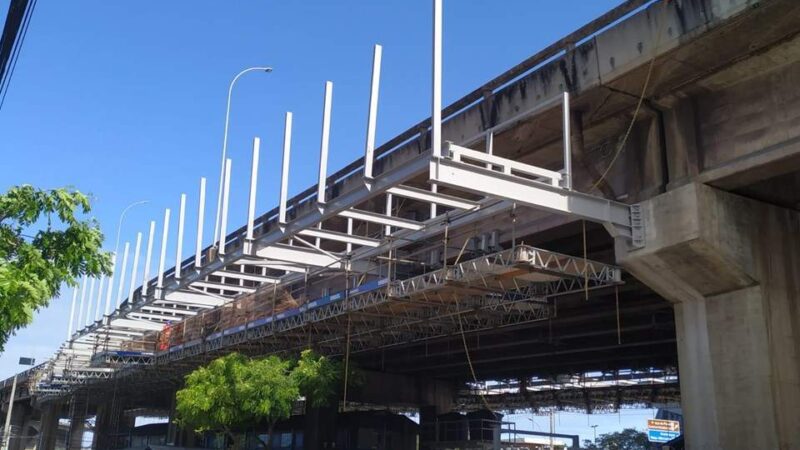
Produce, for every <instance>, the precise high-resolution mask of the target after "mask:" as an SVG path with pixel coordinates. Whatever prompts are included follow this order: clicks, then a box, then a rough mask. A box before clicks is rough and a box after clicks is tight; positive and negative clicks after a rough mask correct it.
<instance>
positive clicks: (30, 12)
mask: <svg viewBox="0 0 800 450" xmlns="http://www.w3.org/2000/svg"><path fill="white" fill-rule="evenodd" d="M37 1H38V0H32V1H31V3H30V8H29V9H28V14H27V15H26V16H25V19H24V21H25V22H24V23H23V25H22V31H21V33H20V38H19V41H17V43H16V46H15V49H14V53H13V55H12V56H11V61H10V62H11V70H10V71H9V72H8V76H7V77H4V79H3V83H4V84H5V90H3V85H2V84H0V91H3V97H2V98H0V110H2V109H3V104H4V103H5V102H6V94H8V86H9V85H10V84H11V77H12V76H13V75H14V69H16V68H17V61H18V60H19V54H20V52H21V51H22V43H23V42H24V41H25V36H27V34H28V26H29V25H30V23H31V17H32V16H33V10H34V9H35V8H36V3H37Z"/></svg>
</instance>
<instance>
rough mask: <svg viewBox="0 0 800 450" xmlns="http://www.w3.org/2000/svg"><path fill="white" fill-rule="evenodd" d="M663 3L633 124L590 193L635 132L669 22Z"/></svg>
mask: <svg viewBox="0 0 800 450" xmlns="http://www.w3.org/2000/svg"><path fill="white" fill-rule="evenodd" d="M662 3H663V5H664V7H663V9H662V14H661V23H660V24H658V34H657V35H656V43H655V45H654V46H653V57H652V58H651V59H650V65H649V66H648V68H647V76H646V77H645V79H644V84H643V85H642V93H641V94H640V95H639V101H638V102H637V103H636V109H635V110H634V111H633V117H632V118H631V123H630V124H628V129H627V130H626V131H625V135H624V136H623V138H622V142H621V143H620V144H619V146H618V147H617V151H616V152H615V153H614V157H613V158H611V162H610V163H608V167H606V170H604V171H603V173H602V175H600V178H598V180H597V181H595V183H594V184H592V187H590V188H589V190H590V191H591V190H594V189H596V188H597V186H599V185H600V183H602V182H603V180H604V179H605V178H606V175H608V172H609V171H610V170H611V168H612V167H613V166H614V163H615V162H616V161H617V158H618V157H619V155H620V154H621V153H622V150H623V149H624V148H625V144H626V143H627V142H628V137H629V136H630V134H631V130H633V126H634V124H636V117H637V116H638V115H639V110H640V109H641V108H642V103H643V102H644V96H645V93H646V92H647V87H648V86H649V84H650V77H651V75H652V74H653V66H654V65H655V63H656V56H657V55H658V54H657V53H656V52H657V51H658V47H659V45H661V34H662V33H661V32H662V31H663V29H664V24H665V23H666V22H667V20H666V16H667V14H666V11H667V5H668V3H669V0H662Z"/></svg>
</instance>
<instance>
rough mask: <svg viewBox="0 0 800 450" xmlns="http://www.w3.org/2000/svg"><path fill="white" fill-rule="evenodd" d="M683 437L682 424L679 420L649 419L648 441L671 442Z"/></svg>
mask: <svg viewBox="0 0 800 450" xmlns="http://www.w3.org/2000/svg"><path fill="white" fill-rule="evenodd" d="M680 435H681V423H680V422H678V421H677V420H663V419H649V420H648V421H647V440H649V441H650V442H669V441H671V440H673V439H675V438H676V437H678V436H680Z"/></svg>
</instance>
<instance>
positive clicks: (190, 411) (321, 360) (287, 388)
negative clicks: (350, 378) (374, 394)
mask: <svg viewBox="0 0 800 450" xmlns="http://www.w3.org/2000/svg"><path fill="white" fill-rule="evenodd" d="M341 373H342V372H341V367H340V365H339V364H338V363H337V362H334V361H331V360H330V359H328V358H326V357H324V356H319V355H316V354H314V353H313V352H312V351H310V350H305V351H303V352H302V354H301V355H300V358H299V359H298V360H296V361H295V360H286V359H282V358H279V357H277V356H269V357H266V358H253V359H251V358H248V357H246V356H244V355H241V354H239V353H231V354H229V355H227V356H223V357H221V358H218V359H216V360H214V361H212V362H211V363H210V364H208V365H207V366H205V367H200V368H198V369H196V370H195V371H194V372H192V373H190V374H189V375H187V376H186V384H185V387H184V388H183V389H181V390H179V391H178V393H177V396H176V399H177V403H176V407H175V410H176V412H177V416H178V423H180V424H181V425H183V426H186V427H190V428H192V429H194V430H195V431H198V432H201V431H222V432H224V433H225V434H226V435H228V437H230V438H231V440H232V441H233V442H234V446H237V445H239V444H240V438H241V436H240V435H239V434H238V433H237V432H240V431H243V430H245V429H248V428H251V427H254V426H257V425H258V424H259V423H263V422H266V423H267V426H268V434H269V435H270V436H271V435H272V429H273V427H274V426H275V423H276V422H278V421H279V420H282V419H286V418H288V417H289V416H290V415H291V412H292V405H293V404H294V402H295V401H296V400H298V399H299V398H300V396H306V397H307V398H309V399H311V400H310V401H311V403H312V405H313V406H323V405H325V404H327V403H328V402H330V401H331V400H333V398H334V395H335V394H336V392H337V387H338V386H339V385H340V374H341ZM261 444H262V445H263V446H264V448H267V449H268V448H269V440H267V442H263V441H262V442H261Z"/></svg>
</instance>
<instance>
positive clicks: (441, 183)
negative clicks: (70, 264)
mask: <svg viewBox="0 0 800 450" xmlns="http://www.w3.org/2000/svg"><path fill="white" fill-rule="evenodd" d="M441 2H442V0H434V1H433V4H434V30H433V75H432V91H433V95H432V111H431V116H432V125H431V127H430V147H429V148H428V150H427V151H424V152H421V153H420V154H419V155H417V156H416V157H414V158H411V159H406V160H403V161H401V162H399V163H393V162H392V161H391V160H390V158H386V157H385V155H387V154H389V153H390V152H382V153H380V154H378V157H377V158H376V152H375V129H376V123H377V106H378V95H379V81H380V64H381V58H382V48H381V46H375V53H374V59H373V67H372V83H371V89H370V96H369V114H368V121H367V132H366V145H365V158H364V160H363V164H362V165H361V166H360V167H358V168H356V169H355V170H351V171H349V172H347V173H345V174H336V175H334V176H333V177H327V176H326V175H327V173H326V172H327V159H328V152H329V136H330V123H331V109H332V90H333V84H332V83H331V82H326V84H325V90H324V101H323V114H322V133H321V143H320V163H319V177H318V180H319V182H318V184H317V186H315V187H313V188H312V189H310V190H309V193H308V194H306V195H305V196H299V197H296V198H294V199H291V200H290V199H289V198H288V177H289V168H290V151H291V133H292V113H291V112H287V113H286V118H285V129H284V139H283V152H282V153H283V158H282V164H281V181H280V193H279V194H280V195H279V197H280V201H279V205H278V207H277V208H276V210H273V211H270V212H269V213H267V214H264V215H262V216H260V217H257V214H256V206H257V202H256V197H257V196H256V194H257V192H258V164H259V148H260V141H259V138H257V137H256V138H255V139H254V142H253V153H252V165H251V170H250V186H249V192H248V195H249V201H248V209H247V211H248V212H247V218H246V224H245V226H244V227H242V228H241V229H239V230H236V231H234V232H233V233H230V234H227V225H228V205H229V200H230V180H231V176H232V175H231V174H232V163H231V160H230V159H227V158H226V159H224V160H223V161H224V169H223V176H222V180H221V181H222V184H221V198H220V200H219V201H220V206H219V208H220V217H219V226H220V229H221V233H220V234H219V239H218V241H217V239H216V237H215V239H214V242H213V243H212V245H211V246H210V247H207V248H205V249H203V245H202V242H203V224H204V218H205V193H206V189H205V188H206V180H205V178H202V179H201V181H200V190H199V199H198V221H197V234H196V235H197V240H196V245H195V252H194V254H193V255H192V256H191V257H190V258H189V259H186V260H181V258H182V256H183V255H182V246H183V244H184V243H183V237H184V214H185V208H186V201H187V198H186V195H185V194H184V195H181V198H180V206H179V218H178V227H177V228H178V230H177V239H176V241H175V246H176V247H175V252H176V253H175V254H176V257H177V264H176V266H175V267H174V268H173V269H169V270H166V268H165V266H166V255H167V250H168V242H170V235H169V230H170V228H169V220H170V209H166V210H165V215H164V220H163V223H162V224H161V226H162V236H161V245H160V253H159V261H158V272H157V273H156V274H155V279H151V278H150V276H151V272H150V268H151V260H152V256H153V255H152V253H153V245H154V237H155V228H156V223H155V222H151V223H150V229H149V234H148V240H147V246H146V254H145V263H144V276H143V279H142V284H141V286H140V287H139V288H138V289H136V288H135V284H136V282H137V280H136V277H137V266H138V260H139V253H140V246H141V239H142V235H141V233H139V234H138V235H137V239H136V245H135V251H134V258H133V267H132V269H131V271H132V273H131V286H130V291H129V293H128V297H127V299H125V300H124V301H122V302H120V297H121V293H122V289H123V284H124V278H123V277H124V275H123V274H124V271H125V269H126V267H125V266H126V261H127V254H128V244H127V243H126V247H125V257H124V258H123V263H122V270H121V271H120V285H119V287H118V294H117V295H118V297H117V308H116V310H115V311H108V310H107V311H106V314H105V315H104V316H103V317H102V318H101V319H100V320H98V321H96V322H92V323H91V324H90V325H88V326H85V327H83V328H80V326H81V325H83V324H82V322H81V320H82V312H83V303H84V297H85V293H86V284H87V283H86V282H87V280H86V279H84V280H83V285H82V287H81V294H80V306H79V308H78V311H79V316H78V324H79V328H80V329H78V330H77V331H76V332H75V333H71V336H72V337H71V339H70V340H69V341H68V342H67V343H66V344H65V345H64V346H63V347H62V348H61V350H60V351H59V353H58V354H57V356H56V357H55V358H54V359H53V360H52V361H51V363H50V364H48V365H47V367H48V370H49V377H50V378H51V379H57V378H58V377H61V376H63V374H64V371H66V370H69V371H71V373H75V371H76V370H88V368H89V364H90V361H91V358H92V355H94V354H97V353H100V352H104V351H107V350H116V349H119V348H121V345H122V343H123V342H125V341H127V340H130V339H136V338H137V337H141V336H142V335H143V334H144V333H146V332H149V331H160V330H162V329H163V327H164V325H165V324H166V323H170V322H176V321H180V320H182V319H183V318H185V317H190V316H193V315H196V314H197V313H198V312H200V311H203V310H205V309H208V308H213V307H216V306H219V305H222V304H224V303H226V302H229V301H234V300H235V299H236V297H238V296H240V295H245V294H248V293H252V292H255V291H256V290H257V289H258V288H259V287H260V286H263V285H270V286H271V285H275V284H289V283H292V282H296V281H297V280H302V279H303V277H308V276H309V274H315V273H322V272H357V273H366V272H369V271H371V270H374V267H372V268H371V266H370V264H369V261H370V260H371V259H374V258H376V257H378V256H380V255H383V254H386V253H388V252H390V251H396V250H398V249H401V248H402V247H404V246H407V245H409V244H411V243H414V242H419V241H422V240H425V239H430V238H432V237H435V236H437V235H439V234H441V233H442V230H443V228H444V227H443V225H444V224H447V225H448V226H450V227H457V226H464V225H467V224H471V223H475V222H477V221H479V220H481V219H484V218H487V217H491V216H493V215H497V214H498V213H500V212H503V211H508V210H511V209H512V208H513V207H515V205H524V206H527V207H531V208H535V209H539V210H544V211H548V212H552V213H556V214H564V215H568V216H572V217H578V218H583V219H587V220H591V221H596V222H600V223H602V224H603V225H605V227H606V228H607V229H608V231H609V232H611V233H612V234H613V235H615V236H625V237H628V238H630V239H632V241H633V242H634V243H636V242H639V237H640V236H641V229H640V227H639V224H638V222H636V221H635V220H634V221H632V216H634V217H635V216H636V213H637V211H638V210H637V209H636V207H635V206H634V207H632V206H630V205H625V204H622V203H617V202H614V201H610V200H607V199H604V198H599V197H595V196H591V195H588V194H583V193H580V192H577V191H575V190H573V189H572V174H571V168H570V167H571V163H570V149H569V141H570V132H569V95H568V94H567V93H564V95H563V108H564V115H563V117H564V166H563V170H561V171H554V170H548V169H545V168H541V167H536V166H532V165H528V164H523V163H520V162H517V161H514V160H511V159H506V158H502V157H500V156H496V151H494V150H495V149H494V143H493V135H494V133H495V132H496V130H499V129H502V128H503V127H504V126H505V125H506V124H498V125H496V126H494V127H492V128H491V129H488V130H486V131H485V132H484V133H483V134H482V135H480V136H477V137H475V138H473V139H471V140H468V141H465V142H464V143H463V145H458V144H456V143H453V142H446V141H444V142H443V141H442V136H441V133H442V123H441V121H442V118H441V89H442V86H441V75H442V67H441V64H442V9H441V8H442V5H441ZM514 120H519V119H518V118H515V119H514ZM428 132H429V131H428V129H425V130H421V131H420V134H421V136H422V137H423V138H424V137H425V136H426V135H428ZM476 142H477V143H480V144H482V143H485V144H486V147H485V149H484V150H485V151H479V150H474V149H471V148H469V147H468V145H471V144H474V143H476ZM223 158H224V157H223ZM359 172H361V173H360V176H361V180H360V181H361V182H360V183H354V182H352V180H353V179H354V177H358V176H359ZM420 179H423V180H425V181H427V183H428V185H429V186H430V189H424V188H421V187H419V180H420ZM412 181H415V183H412ZM415 184H416V185H415ZM334 188H335V189H334ZM445 189H446V192H440V191H443V190H445ZM398 199H404V200H409V201H412V202H416V203H417V204H422V205H425V206H424V207H423V208H422V210H429V211H430V215H429V216H428V217H416V218H408V217H402V216H400V215H399V214H397V212H396V211H395V209H396V208H395V207H394V206H393V205H394V204H395V203H399V201H397V200H398ZM367 205H372V206H371V209H372V210H369V209H368V206H367ZM437 207H438V208H437ZM337 222H338V224H339V225H338V226H333V227H329V226H328V224H330V223H337ZM345 224H346V225H345ZM368 224H373V225H375V226H377V227H375V226H373V231H374V229H375V228H377V229H378V230H380V232H379V233H377V234H375V233H373V234H367V233H366V232H364V231H363V229H366V228H368V227H367V225H368ZM357 225H363V226H362V227H358V226H357ZM359 228H360V229H362V231H361V232H360V233H357V232H356V231H357V230H358V229H359ZM305 238H314V239H313V241H314V242H309V241H307V240H306V239H305ZM92 283H94V280H92ZM76 298H77V289H76V291H75V292H74V293H73V306H74V304H75V299H76ZM89 298H90V300H91V298H92V294H91V292H90V296H89ZM86 318H87V319H88V312H87V317H86ZM70 331H71V330H70ZM87 373H88V372H87ZM92 373H93V374H94V375H97V374H96V373H95V372H92ZM98 373H100V372H98ZM105 373H106V372H102V374H103V375H104V374H105ZM87 376H88V375H87ZM104 376H105V375H104Z"/></svg>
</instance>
